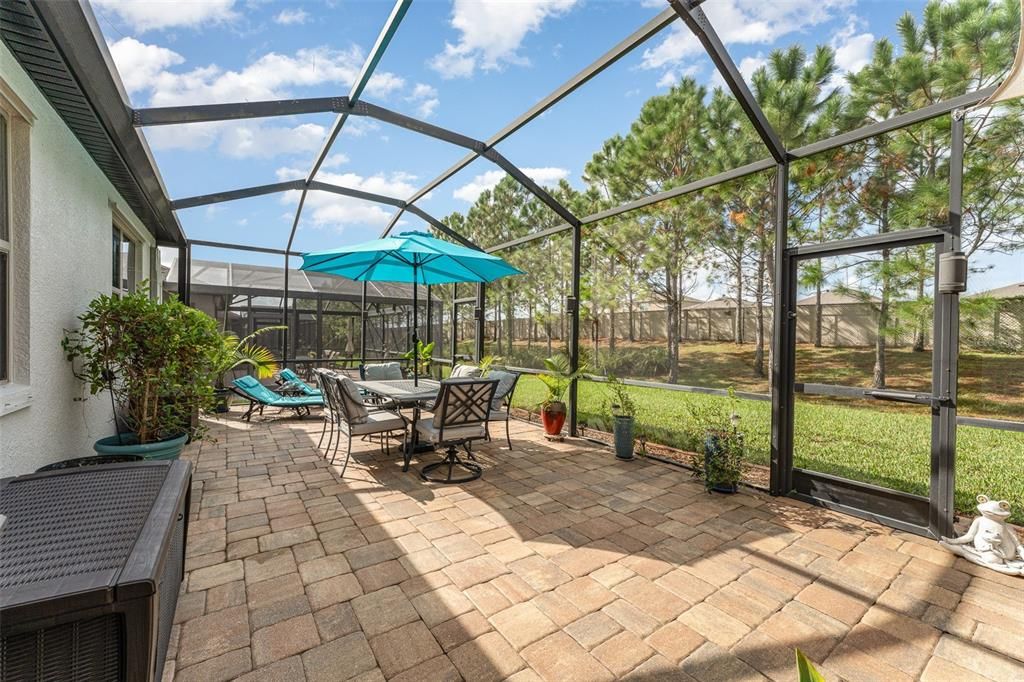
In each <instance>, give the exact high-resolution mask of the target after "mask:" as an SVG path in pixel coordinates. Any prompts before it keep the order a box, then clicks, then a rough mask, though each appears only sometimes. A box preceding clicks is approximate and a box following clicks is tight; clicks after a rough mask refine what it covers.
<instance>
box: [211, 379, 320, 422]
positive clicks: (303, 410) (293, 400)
mask: <svg viewBox="0 0 1024 682" xmlns="http://www.w3.org/2000/svg"><path fill="white" fill-rule="evenodd" d="M231 384H232V386H231V390H232V391H234V392H235V393H237V394H238V395H240V396H242V397H243V398H245V399H246V400H248V401H249V409H248V411H246V413H245V414H244V415H242V418H243V419H245V420H246V421H249V420H250V419H252V415H253V412H256V411H257V410H259V413H260V414H263V408H264V407H267V406H268V405H269V406H270V407H280V408H281V409H285V408H287V409H289V410H295V413H296V415H298V416H299V417H303V416H305V415H307V414H309V411H310V408H313V407H323V406H324V398H323V396H313V395H306V396H294V397H290V396H283V395H281V394H279V393H275V392H274V391H271V390H270V389H269V388H267V387H266V386H264V385H263V384H261V383H260V382H259V380H257V379H256V377H252V376H244V377H241V378H238V379H235V380H234V381H232V382H231Z"/></svg>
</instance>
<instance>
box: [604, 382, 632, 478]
mask: <svg viewBox="0 0 1024 682" xmlns="http://www.w3.org/2000/svg"><path fill="white" fill-rule="evenodd" d="M608 390H609V392H610V393H611V405H610V410H609V411H610V412H611V414H612V419H613V424H614V425H613V427H612V430H613V433H614V435H615V456H616V457H617V458H618V459H633V444H634V440H635V439H634V427H635V422H636V403H635V402H634V401H633V396H632V395H630V393H629V388H628V387H627V386H626V385H625V384H624V383H622V382H621V381H620V380H619V379H617V378H616V377H615V376H614V375H612V374H609V375H608Z"/></svg>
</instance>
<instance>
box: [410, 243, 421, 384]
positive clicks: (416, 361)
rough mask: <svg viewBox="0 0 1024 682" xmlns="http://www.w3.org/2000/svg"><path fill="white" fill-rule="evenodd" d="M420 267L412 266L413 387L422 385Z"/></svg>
mask: <svg viewBox="0 0 1024 682" xmlns="http://www.w3.org/2000/svg"><path fill="white" fill-rule="evenodd" d="M418 267H419V266H418V265H416V264H415V263H414V264H413V266H412V385H413V386H419V385H420V343H419V337H418V335H417V333H416V330H417V329H418V328H419V315H418V313H419V307H420V306H419V300H418V296H419V295H418V293H417V289H419V281H418V279H419V278H418V277H416V274H417V272H416V271H417V268H418Z"/></svg>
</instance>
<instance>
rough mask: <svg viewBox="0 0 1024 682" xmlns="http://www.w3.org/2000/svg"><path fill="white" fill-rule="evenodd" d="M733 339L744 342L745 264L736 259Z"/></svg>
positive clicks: (740, 342) (737, 342)
mask: <svg viewBox="0 0 1024 682" xmlns="http://www.w3.org/2000/svg"><path fill="white" fill-rule="evenodd" d="M732 324H733V329H732V335H733V341H734V342H735V343H736V345H740V344H742V343H743V265H742V261H740V260H737V261H736V315H735V316H733V323H732Z"/></svg>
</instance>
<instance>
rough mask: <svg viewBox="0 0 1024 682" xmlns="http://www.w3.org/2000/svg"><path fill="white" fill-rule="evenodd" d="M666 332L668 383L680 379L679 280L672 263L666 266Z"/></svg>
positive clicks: (673, 382)
mask: <svg viewBox="0 0 1024 682" xmlns="http://www.w3.org/2000/svg"><path fill="white" fill-rule="evenodd" d="M665 287H666V291H665V316H666V319H665V332H666V336H668V383H670V384H675V383H677V382H678V381H679V307H678V303H679V299H678V295H677V294H678V288H677V287H678V282H677V281H676V274H675V272H674V271H673V268H672V266H671V265H668V266H666V267H665Z"/></svg>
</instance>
